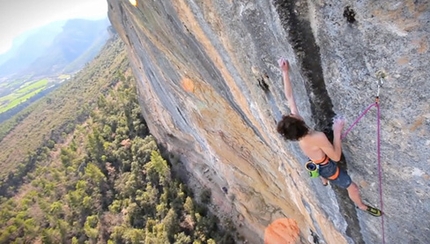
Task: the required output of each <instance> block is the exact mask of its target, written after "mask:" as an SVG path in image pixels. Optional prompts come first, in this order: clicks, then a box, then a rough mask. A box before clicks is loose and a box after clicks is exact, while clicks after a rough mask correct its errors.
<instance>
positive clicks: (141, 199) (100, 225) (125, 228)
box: [0, 50, 236, 244]
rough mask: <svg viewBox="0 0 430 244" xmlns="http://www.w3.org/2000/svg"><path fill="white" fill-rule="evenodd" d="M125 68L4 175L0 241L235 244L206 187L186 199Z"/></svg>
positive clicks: (186, 193)
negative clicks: (58, 134) (212, 209)
mask: <svg viewBox="0 0 430 244" xmlns="http://www.w3.org/2000/svg"><path fill="white" fill-rule="evenodd" d="M121 52H122V54H123V53H124V52H125V51H124V50H122V51H121ZM126 70H129V69H126ZM129 74H130V72H129V71H124V72H121V71H118V70H117V71H116V72H115V77H116V78H115V79H111V80H109V81H108V82H107V83H108V84H109V86H107V87H106V86H105V87H104V88H103V92H97V93H94V94H93V98H95V100H94V101H95V102H94V104H93V106H92V107H90V106H86V107H85V109H86V111H89V112H88V114H86V116H84V117H81V118H80V119H75V120H70V117H68V118H69V122H70V121H74V122H73V126H61V129H62V130H61V131H60V132H61V139H58V138H57V140H53V139H54V138H51V139H49V140H45V141H44V142H43V143H42V145H41V146H40V147H38V148H37V150H35V151H33V152H30V154H28V156H27V158H26V159H25V160H24V161H23V162H24V163H21V164H19V165H20V166H19V167H18V168H17V169H16V170H15V171H14V172H15V173H14V174H12V176H11V174H9V178H10V177H12V180H10V181H8V184H5V183H4V182H6V181H4V182H3V183H4V184H3V186H4V187H3V188H4V189H3V190H2V192H1V193H2V194H0V195H1V197H0V219H1V220H2V221H1V222H0V229H1V230H2V231H1V232H0V243H148V244H151V243H163V244H164V243H175V244H188V243H195V244H198V243H223V244H224V243H226V244H228V243H235V241H234V238H233V236H234V235H236V234H235V233H234V228H232V227H231V226H228V231H226V229H227V228H223V227H222V226H223V225H222V224H224V223H220V220H219V219H218V218H217V217H216V216H215V215H214V214H212V213H211V212H210V211H209V209H208V208H207V205H208V204H210V200H211V193H210V191H209V190H204V191H202V193H201V194H200V195H199V196H195V195H194V194H193V192H192V190H191V189H189V188H188V187H187V186H186V185H185V184H183V183H182V182H181V181H180V180H179V179H178V178H177V177H175V174H174V173H173V172H172V171H171V167H170V165H169V163H168V162H167V161H166V160H165V159H163V157H162V156H161V153H160V150H159V149H158V146H157V142H156V140H155V138H154V137H153V136H151V135H150V133H149V130H148V128H147V126H146V123H145V121H144V119H143V116H142V114H141V109H140V108H139V104H138V98H137V93H136V87H135V81H134V79H133V78H132V76H131V75H129ZM75 96H76V95H75ZM42 102H44V103H47V101H42ZM76 109H78V108H76ZM54 114H55V113H54ZM80 115H82V114H80ZM69 116H70V115H69ZM69 122H68V123H69ZM66 124H67V123H66ZM15 126H16V125H14V127H15ZM11 128H12V127H11ZM27 139H29V138H27ZM29 165H30V166H29ZM19 172H23V173H22V174H21V175H19V177H18V176H17V175H18V173H19ZM5 187H6V188H5Z"/></svg>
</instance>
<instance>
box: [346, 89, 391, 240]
mask: <svg viewBox="0 0 430 244" xmlns="http://www.w3.org/2000/svg"><path fill="white" fill-rule="evenodd" d="M374 106H375V107H376V109H377V157H378V159H377V160H378V178H379V204H380V205H381V212H382V213H384V202H383V200H382V165H381V109H380V106H379V97H376V102H374V103H372V104H370V105H369V106H368V107H367V108H366V109H365V110H364V112H363V113H361V114H360V116H358V118H357V119H356V120H355V121H354V123H352V125H351V126H350V127H349V128H348V129H347V130H346V131H345V132H344V133H343V134H342V136H341V138H342V139H343V138H345V137H346V135H347V134H348V133H349V132H350V131H351V130H352V128H354V126H356V125H357V124H358V122H359V121H360V120H361V118H363V116H364V115H365V114H366V113H367V112H369V110H370V109H371V108H372V107H374ZM381 225H382V243H384V244H385V230H384V214H382V215H381Z"/></svg>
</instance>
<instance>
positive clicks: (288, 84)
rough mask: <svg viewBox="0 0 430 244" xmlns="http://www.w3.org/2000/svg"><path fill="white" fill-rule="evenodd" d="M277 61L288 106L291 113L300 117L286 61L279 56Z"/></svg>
mask: <svg viewBox="0 0 430 244" xmlns="http://www.w3.org/2000/svg"><path fill="white" fill-rule="evenodd" d="M278 63H279V68H281V71H282V78H283V80H284V89H285V96H286V97H287V101H288V107H290V110H291V113H292V114H294V115H296V116H299V117H301V116H300V113H299V110H298V109H297V105H296V101H295V100H294V95H293V88H292V86H291V82H290V77H289V75H288V69H289V67H288V61H287V60H285V59H284V58H280V59H279V60H278Z"/></svg>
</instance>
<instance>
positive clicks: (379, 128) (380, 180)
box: [375, 103, 385, 244]
mask: <svg viewBox="0 0 430 244" xmlns="http://www.w3.org/2000/svg"><path fill="white" fill-rule="evenodd" d="M375 104H376V108H377V110H378V115H377V116H378V120H377V127H378V129H377V130H378V133H377V135H378V136H377V137H378V138H377V145H378V148H377V153H378V176H379V201H380V205H381V212H382V216H381V225H382V243H384V244H385V231H384V215H385V214H384V202H383V200H382V165H381V109H380V106H379V103H375Z"/></svg>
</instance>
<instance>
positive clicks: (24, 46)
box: [0, 18, 110, 77]
mask: <svg viewBox="0 0 430 244" xmlns="http://www.w3.org/2000/svg"><path fill="white" fill-rule="evenodd" d="M109 25H110V23H109V20H108V19H107V18H106V19H102V20H85V19H73V20H68V21H67V22H64V21H63V22H62V23H61V22H55V23H52V24H49V25H47V26H45V27H42V28H39V29H36V30H33V31H32V33H24V34H23V35H26V36H24V37H22V36H21V37H19V38H21V44H20V45H19V43H18V44H17V45H15V46H14V47H13V48H11V50H10V51H9V52H6V53H5V54H3V55H0V77H2V76H3V77H5V76H6V77H10V76H13V77H19V76H23V75H52V74H57V73H61V72H62V71H64V70H65V69H67V71H68V72H74V71H77V70H79V69H81V68H82V67H83V66H84V65H85V63H86V62H88V61H90V60H92V59H93V58H94V56H95V55H96V54H97V53H98V52H99V51H100V49H101V48H102V46H103V45H104V44H105V42H106V40H107V39H108V38H109V33H108V30H107V29H108V26H109ZM58 27H60V29H59V28H58ZM19 38H17V39H19ZM24 38H25V40H22V39H24ZM82 55H83V56H82ZM5 57H6V58H8V59H7V60H6V61H4V60H3V59H5ZM2 60H3V63H1V61H2ZM77 60H78V61H79V62H76V61H77ZM70 64H73V65H72V66H71V67H68V65H70Z"/></svg>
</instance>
